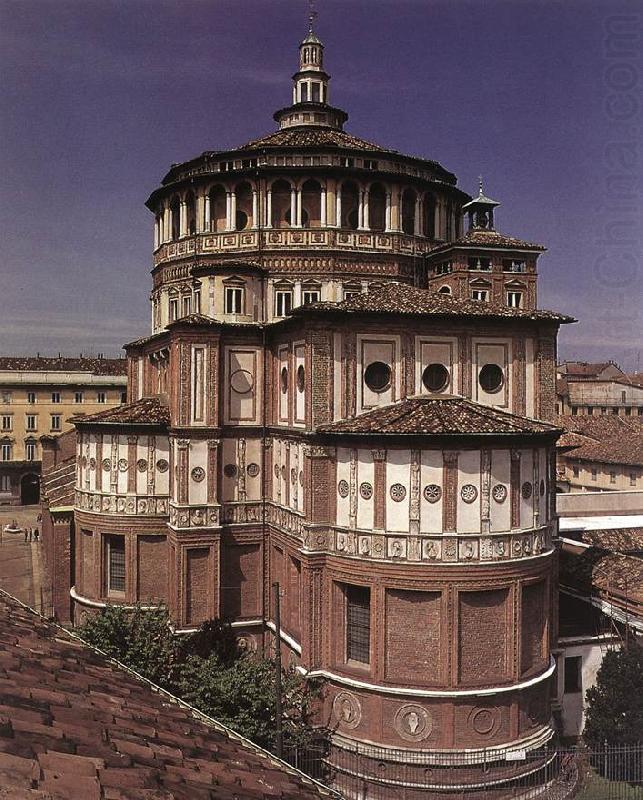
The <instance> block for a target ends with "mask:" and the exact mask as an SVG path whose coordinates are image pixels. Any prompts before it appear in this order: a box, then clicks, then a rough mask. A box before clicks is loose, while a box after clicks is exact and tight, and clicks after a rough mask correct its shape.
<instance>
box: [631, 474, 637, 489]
mask: <svg viewBox="0 0 643 800" xmlns="http://www.w3.org/2000/svg"><path fill="white" fill-rule="evenodd" d="M630 486H636V472H630Z"/></svg>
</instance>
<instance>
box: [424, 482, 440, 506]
mask: <svg viewBox="0 0 643 800" xmlns="http://www.w3.org/2000/svg"><path fill="white" fill-rule="evenodd" d="M441 497H442V487H441V486H438V485H437V483H429V484H428V486H425V487H424V499H425V500H426V502H427V503H437V502H438V501H439V500H440V498H441Z"/></svg>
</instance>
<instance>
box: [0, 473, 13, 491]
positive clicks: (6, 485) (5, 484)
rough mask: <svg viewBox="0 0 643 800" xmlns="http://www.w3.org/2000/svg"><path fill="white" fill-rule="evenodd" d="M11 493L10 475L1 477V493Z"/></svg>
mask: <svg viewBox="0 0 643 800" xmlns="http://www.w3.org/2000/svg"><path fill="white" fill-rule="evenodd" d="M10 491H11V478H10V477H9V475H0V492H10Z"/></svg>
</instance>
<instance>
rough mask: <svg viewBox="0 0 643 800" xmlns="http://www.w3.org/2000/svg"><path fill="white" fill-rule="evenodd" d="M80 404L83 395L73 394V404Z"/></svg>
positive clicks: (80, 393) (79, 393)
mask: <svg viewBox="0 0 643 800" xmlns="http://www.w3.org/2000/svg"><path fill="white" fill-rule="evenodd" d="M82 402H83V393H82V392H74V403H82Z"/></svg>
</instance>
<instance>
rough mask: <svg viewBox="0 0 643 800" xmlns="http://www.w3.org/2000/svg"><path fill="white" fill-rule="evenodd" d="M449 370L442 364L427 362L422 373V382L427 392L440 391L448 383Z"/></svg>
mask: <svg viewBox="0 0 643 800" xmlns="http://www.w3.org/2000/svg"><path fill="white" fill-rule="evenodd" d="M449 378H450V376H449V370H448V369H447V368H446V367H445V366H444V364H429V366H428V367H427V368H426V369H425V370H424V372H423V373H422V383H423V384H424V385H425V387H426V388H427V389H428V390H429V392H442V391H444V389H446V388H447V386H448V385H449Z"/></svg>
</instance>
